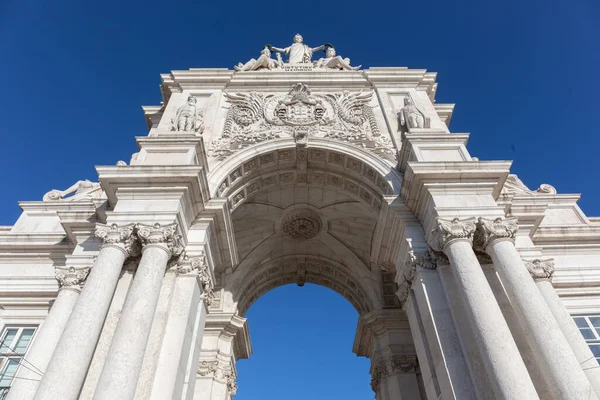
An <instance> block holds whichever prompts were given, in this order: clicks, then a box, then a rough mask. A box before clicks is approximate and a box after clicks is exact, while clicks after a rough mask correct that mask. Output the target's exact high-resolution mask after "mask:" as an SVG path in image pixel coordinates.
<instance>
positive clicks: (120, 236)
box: [95, 223, 140, 257]
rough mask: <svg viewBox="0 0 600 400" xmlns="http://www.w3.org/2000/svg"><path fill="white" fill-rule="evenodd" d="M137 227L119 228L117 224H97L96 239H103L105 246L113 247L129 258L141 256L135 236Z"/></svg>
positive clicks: (128, 225) (131, 225) (130, 225)
mask: <svg viewBox="0 0 600 400" xmlns="http://www.w3.org/2000/svg"><path fill="white" fill-rule="evenodd" d="M135 230H136V225H135V224H127V225H122V226H119V225H117V224H111V225H107V224H100V223H97V224H96V232H95V235H96V237H98V238H100V239H102V241H103V244H102V247H104V246H113V247H117V248H119V249H120V250H121V251H123V252H124V253H125V254H126V256H127V257H130V256H136V255H138V254H139V251H140V249H139V244H138V241H137V235H136V234H135Z"/></svg>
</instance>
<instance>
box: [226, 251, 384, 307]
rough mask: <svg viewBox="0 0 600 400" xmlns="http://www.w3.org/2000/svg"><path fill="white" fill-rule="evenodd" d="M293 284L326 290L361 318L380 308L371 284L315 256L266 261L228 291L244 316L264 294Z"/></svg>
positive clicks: (339, 266) (343, 268)
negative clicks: (336, 294)
mask: <svg viewBox="0 0 600 400" xmlns="http://www.w3.org/2000/svg"><path fill="white" fill-rule="evenodd" d="M238 282H239V281H238ZM294 283H295V284H297V285H298V286H303V285H304V284H305V283H313V284H317V285H320V286H323V287H326V288H329V289H331V290H333V291H335V292H336V293H338V294H340V295H341V296H343V297H344V298H345V299H346V300H348V301H349V302H350V304H352V306H353V307H354V308H355V309H356V311H357V312H358V313H359V314H360V315H363V314H364V313H367V312H369V311H372V310H374V309H378V308H380V306H381V299H380V297H379V295H378V294H377V290H376V289H375V288H374V287H371V286H370V285H373V284H374V281H372V280H370V279H364V278H361V277H358V276H356V275H355V274H354V273H353V272H352V271H351V270H349V269H348V268H346V267H344V266H343V265H341V264H340V263H337V262H336V261H334V260H331V259H326V258H322V257H316V256H302V255H290V256H285V257H280V258H278V259H273V260H268V261H266V262H264V263H263V264H261V265H259V266H257V267H256V268H254V270H253V273H252V274H250V275H249V276H247V277H246V278H245V279H244V281H243V282H240V283H239V284H233V285H232V287H230V288H228V289H229V290H230V291H231V292H232V296H233V300H234V302H237V310H238V312H239V313H240V315H242V316H243V315H245V314H246V312H247V311H248V309H249V308H250V306H252V304H253V303H254V302H255V301H256V300H258V298H260V297H261V296H262V295H263V294H265V293H267V292H268V291H270V290H272V289H275V288H277V287H279V286H283V285H287V284H294Z"/></svg>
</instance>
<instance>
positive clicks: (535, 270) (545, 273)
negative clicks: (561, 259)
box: [523, 258, 554, 281]
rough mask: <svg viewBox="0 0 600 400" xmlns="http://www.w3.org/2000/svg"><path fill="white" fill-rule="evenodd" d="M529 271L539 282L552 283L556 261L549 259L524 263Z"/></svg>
mask: <svg viewBox="0 0 600 400" xmlns="http://www.w3.org/2000/svg"><path fill="white" fill-rule="evenodd" d="M523 262H524V263H525V266H526V267H527V270H528V271H529V273H530V274H531V276H532V277H533V279H535V280H536V281H537V280H549V281H552V278H553V277H554V259H552V258H549V259H547V260H539V259H536V260H531V261H523Z"/></svg>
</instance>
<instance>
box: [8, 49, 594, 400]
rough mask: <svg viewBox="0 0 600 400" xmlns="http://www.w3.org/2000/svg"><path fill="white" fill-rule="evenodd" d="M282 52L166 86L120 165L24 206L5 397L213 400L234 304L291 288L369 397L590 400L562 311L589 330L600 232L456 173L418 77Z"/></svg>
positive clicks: (483, 172) (217, 396)
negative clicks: (341, 330) (23, 337)
mask: <svg viewBox="0 0 600 400" xmlns="http://www.w3.org/2000/svg"><path fill="white" fill-rule="evenodd" d="M296 44H297V45H298V46H296ZM293 46H296V47H292V46H290V47H288V48H285V49H278V48H274V47H272V48H267V47H265V49H264V50H263V52H262V53H261V57H260V58H259V59H257V60H255V59H252V60H250V61H248V62H247V63H246V64H241V63H240V64H239V65H238V66H237V67H236V70H237V71H235V70H229V69H191V70H188V71H173V72H171V73H170V74H164V75H162V76H161V77H162V86H161V89H162V95H163V98H164V102H163V105H161V106H151V107H144V113H145V117H146V121H147V124H148V128H149V133H148V135H147V136H142V137H137V138H136V140H137V142H138V145H139V149H140V150H139V152H138V153H135V154H134V155H133V156H132V158H131V161H129V162H128V163H125V162H122V161H120V162H119V163H118V164H117V165H116V166H100V167H97V172H98V176H99V184H98V183H92V182H89V181H81V182H78V183H76V184H75V185H73V186H72V187H71V188H69V189H67V190H64V191H60V190H54V191H52V192H49V193H48V194H46V195H45V196H43V201H27V202H22V203H20V206H21V208H22V209H23V213H22V215H21V217H20V218H19V219H18V221H17V222H16V223H15V225H14V226H9V227H1V228H0V306H1V307H0V324H1V325H2V326H1V327H0V328H2V329H3V332H7V331H6V329H9V328H11V327H28V326H29V327H37V328H36V332H35V335H34V336H33V340H32V342H31V345H30V346H29V349H28V351H27V353H26V354H25V357H24V358H22V357H21V358H19V359H18V360H19V362H20V366H19V368H18V369H17V370H16V377H15V379H12V382H10V379H8V381H7V382H10V385H6V386H7V389H5V392H7V397H6V398H8V399H10V400H31V399H36V400H42V399H52V400H56V399H61V400H75V399H85V400H92V399H93V400H105V399H123V400H128V399H136V400H142V399H156V400H163V399H187V400H191V399H195V400H198V399H202V400H204V399H207V400H208V399H210V400H229V399H231V398H232V396H234V395H235V394H236V391H237V385H236V375H237V372H236V360H238V359H240V358H247V357H249V356H250V355H251V354H252V347H251V344H250V335H249V330H248V323H250V324H251V321H246V319H245V318H244V314H245V313H246V311H247V310H248V308H249V307H250V306H251V305H252V303H253V302H254V301H255V300H256V299H257V298H258V297H260V296H261V295H262V294H263V293H265V292H267V291H269V290H270V289H273V288H275V287H277V286H281V285H284V284H288V283H296V284H298V285H300V286H302V285H304V284H305V283H306V282H308V283H315V284H319V285H323V286H326V287H329V288H331V289H333V290H335V291H336V292H338V293H340V294H341V295H343V296H344V297H345V298H346V299H348V301H350V302H351V303H352V304H353V305H354V307H355V308H356V310H357V311H358V312H359V314H360V318H359V323H358V327H357V331H356V338H355V342H354V348H353V351H354V352H355V353H356V354H357V355H359V356H365V357H369V358H370V359H371V375H372V380H371V382H370V384H371V387H372V388H373V390H374V392H375V397H376V399H378V400H392V399H403V400H405V399H428V400H434V399H444V400H449V399H514V400H517V399H518V400H522V399H538V398H539V399H544V400H545V399H557V400H558V399H561V400H563V399H564V400H566V399H569V400H584V399H585V400H588V399H598V397H599V396H600V367H599V366H598V364H597V361H596V359H595V357H594V354H593V353H592V351H591V350H590V347H589V346H588V344H587V343H586V342H585V340H584V338H583V336H582V335H581V334H580V331H579V329H578V326H577V325H576V323H575V322H574V320H573V319H572V317H571V316H572V315H588V316H589V315H594V314H600V218H590V217H587V216H586V215H585V214H584V213H583V212H582V211H581V209H580V208H579V207H578V206H577V200H578V198H579V196H578V195H572V194H557V193H556V191H555V190H554V188H553V187H552V186H549V185H542V187H540V189H538V190H537V191H532V190H530V189H528V188H527V187H525V185H523V183H522V182H521V181H520V180H519V179H518V178H517V177H516V176H515V175H512V174H510V166H511V162H510V161H480V160H478V159H475V158H473V157H471V156H470V154H469V152H468V151H467V149H466V147H465V146H466V142H467V139H468V137H469V135H468V134H462V133H451V132H450V130H449V128H448V125H449V122H450V119H451V116H452V112H453V105H451V104H436V103H435V101H434V97H435V92H436V89H437V83H436V82H435V78H436V75H435V73H431V72H427V71H425V70H412V69H406V68H369V69H365V70H360V69H358V67H352V66H350V60H348V59H342V58H341V57H339V56H336V53H335V51H328V52H327V57H325V58H322V59H320V60H318V61H316V62H314V63H310V61H311V57H312V52H313V51H318V50H319V49H321V48H326V47H329V48H330V49H332V48H333V46H331V45H329V44H327V45H324V46H320V47H318V48H310V47H309V46H305V45H304V44H303V43H302V40H301V38H300V39H299V41H298V39H297V38H296V39H295V44H294V45H293ZM301 46H304V47H301ZM271 51H281V52H284V53H285V54H287V55H288V56H289V58H290V60H289V61H294V62H287V63H286V62H284V61H283V59H282V57H278V60H274V59H271V58H270V57H271ZM40 197H42V196H40ZM586 318H587V319H585V321H588V322H589V323H590V324H591V325H592V327H591V328H589V329H591V330H592V331H593V329H594V326H593V325H594V324H595V322H594V321H596V320H595V319H593V318H591V317H586ZM583 320H584V319H582V321H583ZM598 321H600V318H598ZM597 327H598V331H597V332H596V331H594V332H592V334H594V335H598V332H600V324H599V325H598V326H597ZM579 328H581V326H579ZM19 329H20V328H19ZM585 329H587V328H585ZM11 332H12V331H11ZM14 332H16V331H14ZM14 332H13V333H14ZM19 332H21V331H19ZM11 334H12V333H11ZM18 334H20V333H18ZM598 338H599V339H600V336H598ZM598 343H599V344H600V340H599V341H598ZM599 347H600V346H599ZM13 350H14V349H11V352H12V351H13ZM17 353H18V352H17V351H15V353H14V354H13V355H15V357H16V356H17V355H18V354H17ZM2 355H3V356H6V354H2ZM17 358H18V357H17ZM17 358H15V359H17ZM2 360H3V361H2V362H3V363H4V364H2V365H3V366H2V368H5V367H6V365H7V364H6V363H7V361H6V360H7V357H4V358H3V359H2ZM0 373H4V372H3V371H0ZM2 382H4V381H2ZM365 384H369V382H365ZM8 386H10V389H8Z"/></svg>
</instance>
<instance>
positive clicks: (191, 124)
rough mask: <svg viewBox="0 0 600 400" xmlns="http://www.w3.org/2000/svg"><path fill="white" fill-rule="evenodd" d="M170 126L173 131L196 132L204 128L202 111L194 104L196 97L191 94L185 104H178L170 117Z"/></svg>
mask: <svg viewBox="0 0 600 400" xmlns="http://www.w3.org/2000/svg"><path fill="white" fill-rule="evenodd" d="M171 128H172V129H173V130H174V131H183V132H198V133H202V131H203V130H204V123H203V116H202V111H201V110H200V109H199V108H198V107H197V106H196V98H195V97H194V96H192V95H191V94H190V95H189V96H188V98H187V102H186V104H184V105H182V106H179V108H178V109H177V112H175V116H174V117H173V119H171Z"/></svg>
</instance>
